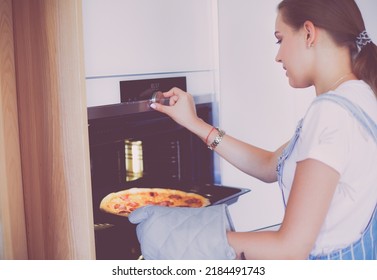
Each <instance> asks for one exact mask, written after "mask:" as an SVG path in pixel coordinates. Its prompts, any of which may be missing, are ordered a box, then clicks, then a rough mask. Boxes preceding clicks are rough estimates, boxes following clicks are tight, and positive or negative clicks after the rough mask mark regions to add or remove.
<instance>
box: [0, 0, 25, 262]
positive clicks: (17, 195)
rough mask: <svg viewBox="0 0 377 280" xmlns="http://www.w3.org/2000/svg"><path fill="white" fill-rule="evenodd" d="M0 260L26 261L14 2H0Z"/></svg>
mask: <svg viewBox="0 0 377 280" xmlns="http://www.w3.org/2000/svg"><path fill="white" fill-rule="evenodd" d="M0 19H1V20H0V23H1V24H0V38H1V40H0V49H1V52H0V259H3V258H8V259H25V258H27V248H26V247H27V246H26V229H25V216H24V207H23V205H24V199H23V190H22V174H21V155H20V141H19V137H18V135H19V127H18V111H17V92H16V72H15V62H14V44H13V24H12V21H13V17H12V1H11V0H7V1H0Z"/></svg>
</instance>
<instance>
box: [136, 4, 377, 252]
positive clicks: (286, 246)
mask: <svg viewBox="0 0 377 280" xmlns="http://www.w3.org/2000/svg"><path fill="white" fill-rule="evenodd" d="M275 36H276V38H277V40H278V44H280V48H279V51H278V53H277V56H276V61H277V62H279V63H281V64H282V66H283V69H284V70H285V71H286V75H287V77H288V79H289V84H290V85H291V86H292V87H294V88H305V87H309V86H314V87H315V90H316V94H317V98H316V99H315V100H314V102H313V104H312V105H311V106H310V108H309V109H308V111H307V113H306V115H305V116H304V118H303V119H302V120H301V121H300V123H299V125H298V127H297V130H296V134H295V136H294V137H293V138H292V140H291V141H290V142H289V143H285V144H284V145H282V146H281V147H280V148H279V149H278V150H276V151H274V152H271V151H266V150H263V149H260V148H257V147H255V146H252V145H249V144H247V143H243V142H241V141H239V140H237V139H234V138H232V137H231V136H228V135H225V132H223V131H222V130H221V129H217V128H216V129H214V128H213V127H212V126H211V125H209V124H207V123H205V122H203V121H202V120H201V119H199V118H198V117H197V115H196V113H195V107H194V103H193V99H192V97H191V96H190V95H189V94H188V93H186V92H183V91H181V90H180V89H177V88H174V89H172V90H170V91H169V92H166V93H164V94H165V97H169V98H170V106H162V105H160V104H153V105H152V107H153V108H155V109H156V110H158V111H160V112H163V113H165V114H167V115H169V116H170V117H171V118H173V119H174V120H175V121H176V122H178V123H179V124H181V125H183V126H185V127H186V128H187V129H189V130H190V131H192V132H193V133H195V134H196V135H198V136H199V137H201V138H202V139H203V141H204V142H206V144H207V145H208V146H209V148H211V149H213V150H215V151H216V152H217V153H218V154H219V155H220V156H222V157H223V158H225V159H226V160H227V161H229V162H230V163H232V164H233V165H235V166H236V167H238V168H239V169H240V170H242V171H244V172H246V173H247V174H250V175H251V176H254V177H257V178H259V179H261V180H263V181H265V182H274V181H277V180H278V181H279V185H280V187H281V189H282V192H283V198H284V201H285V204H286V210H285V215H284V220H283V222H282V225H281V227H280V229H279V230H278V231H276V232H269V231H266V232H234V231H232V230H231V229H232V227H231V222H230V221H229V218H228V217H227V213H226V209H225V210H224V207H223V208H222V209H219V210H218V211H217V212H216V211H214V212H216V213H211V214H208V211H209V210H207V209H201V210H192V209H182V210H179V209H178V210H177V209H163V208H162V207H161V208H160V207H147V208H146V209H145V208H141V209H139V210H137V211H135V212H134V213H133V214H132V215H131V217H130V220H131V222H134V223H140V224H139V225H138V237H139V240H140V242H141V247H142V251H144V252H145V253H144V252H143V254H145V255H147V257H148V258H241V257H244V258H247V259H307V258H310V259H366V258H367V259H375V258H377V214H376V215H375V211H377V210H375V209H376V205H377V183H376V182H377V169H376V166H377V138H376V139H374V137H377V131H375V132H374V133H375V135H374V136H373V129H374V130H377V125H376V124H375V123H377V99H376V93H377V46H376V45H375V44H374V43H373V42H372V40H371V39H370V38H369V36H368V33H367V32H366V30H365V26H364V22H363V19H362V16H361V13H360V11H359V9H358V7H357V4H356V3H355V1H354V0H284V1H282V2H281V3H280V4H279V6H278V16H277V19H276V30H275ZM324 96H325V97H333V96H335V97H338V96H340V99H341V98H342V97H344V98H346V101H349V102H350V104H351V105H349V106H348V107H344V102H343V101H339V99H336V100H338V101H336V102H334V101H333V100H327V99H324V98H322V97H324ZM341 100H342V99H341ZM342 104H343V105H342ZM353 105H356V106H357V108H361V110H362V112H364V113H365V114H367V115H368V116H369V117H366V118H367V119H368V121H363V120H361V118H364V117H360V114H359V113H356V112H355V109H354V108H353V107H352V106H353ZM351 107H352V108H351ZM357 111H359V109H358V110H357ZM363 116H364V115H363ZM207 208H211V207H207ZM196 211H202V212H196ZM206 211H207V212H206ZM207 214H208V215H207ZM209 216H210V217H220V218H218V219H217V222H215V223H217V224H216V225H218V224H221V225H222V226H219V227H216V226H213V225H212V224H211V225H210V226H208V224H207V223H206V222H205V221H203V219H204V218H202V217H206V218H205V219H208V217H209ZM192 217H195V218H192ZM186 218H187V219H188V220H191V222H190V223H189V224H185V223H183V222H182V223H178V225H177V221H181V220H185V219H186ZM214 220H216V219H214ZM172 224H174V225H172ZM199 225H202V228H201V229H200V230H199V231H200V233H202V234H201V235H200V236H201V240H197V239H196V238H195V233H192V231H195V228H198V227H199V228H200V226H199ZM162 228H164V229H162ZM209 228H210V229H209ZM165 229H166V230H165ZM206 231H208V232H206ZM187 232H189V234H187ZM225 232H226V234H225ZM203 236H207V238H203ZM161 240H162V241H161ZM174 240H177V241H174ZM203 240H204V241H203ZM179 242H181V243H184V244H185V245H182V244H178V245H177V244H176V243H179ZM169 243H172V246H171V248H170V249H169ZM155 244H160V245H155ZM203 246H205V248H206V249H205V250H204V251H205V252H203V250H201V248H202V247H203ZM152 247H155V248H152ZM187 247H190V248H187ZM192 248H194V249H192ZM219 248H220V249H221V250H220V251H221V252H220V253H219V252H217V251H219ZM169 250H170V251H174V250H176V252H170V251H169ZM187 250H189V251H190V253H189V254H186V253H185V252H186V251H187ZM215 250H217V251H216V252H215ZM212 252H214V253H213V254H212Z"/></svg>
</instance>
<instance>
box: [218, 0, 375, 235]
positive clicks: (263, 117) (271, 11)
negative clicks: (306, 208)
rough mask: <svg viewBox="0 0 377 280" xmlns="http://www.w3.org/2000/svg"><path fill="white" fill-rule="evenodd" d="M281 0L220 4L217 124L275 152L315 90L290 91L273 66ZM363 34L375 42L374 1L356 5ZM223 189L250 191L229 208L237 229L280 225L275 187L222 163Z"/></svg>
mask: <svg viewBox="0 0 377 280" xmlns="http://www.w3.org/2000/svg"><path fill="white" fill-rule="evenodd" d="M279 2H280V1H279V0H270V1H259V2H258V5H256V4H255V2H254V1H248V0H234V1H226V0H219V39H220V40H219V47H220V118H221V119H220V123H221V126H222V128H223V129H225V130H226V131H227V132H228V133H229V134H231V135H233V136H236V137H238V138H240V139H242V140H244V141H246V142H249V143H252V144H255V145H257V146H260V147H262V148H265V149H269V150H274V149H276V148H277V147H279V146H280V145H282V143H284V142H286V141H288V140H289V138H290V137H291V135H292V133H293V131H294V128H295V126H296V122H297V120H298V119H299V118H300V117H301V116H302V114H303V113H304V112H305V110H306V108H307V106H308V104H309V102H310V101H311V100H312V98H313V97H314V91H313V88H308V89H300V90H297V89H292V88H290V86H289V85H288V82H287V78H286V77H285V75H284V71H283V69H282V66H281V64H279V63H276V62H275V56H276V53H277V50H278V46H277V45H276V44H275V42H276V39H275V37H274V31H275V17H276V6H277V4H278V3H279ZM357 2H358V3H359V4H360V8H361V10H362V13H363V14H364V17H365V21H366V25H367V30H368V32H369V33H370V35H371V37H372V38H374V41H375V42H376V41H377V19H376V17H375V15H374V13H375V11H377V2H376V1H374V0H362V1H361V0H359V1H357ZM221 174H222V182H223V184H229V185H235V186H240V187H248V188H250V189H251V190H252V191H251V192H250V193H249V194H247V195H245V196H244V197H242V198H241V199H240V200H239V202H238V203H237V204H235V205H234V206H232V207H231V208H230V211H231V215H232V216H233V218H234V222H235V226H236V228H237V229H238V230H241V231H247V230H253V229H258V228H262V227H266V226H270V225H274V224H276V223H280V222H281V220H282V217H283V213H284V208H283V204H282V201H281V193H280V190H279V187H278V185H277V184H276V183H274V184H265V183H263V182H260V181H258V180H256V179H254V178H251V177H249V176H247V175H246V174H243V173H241V172H240V171H238V170H236V169H235V168H234V167H232V166H230V165H229V164H228V163H227V162H225V161H222V162H221Z"/></svg>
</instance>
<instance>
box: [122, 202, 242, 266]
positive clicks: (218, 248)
mask: <svg viewBox="0 0 377 280" xmlns="http://www.w3.org/2000/svg"><path fill="white" fill-rule="evenodd" d="M129 220H130V222H131V223H133V224H138V226H137V227H136V233H137V237H138V239H139V242H140V245H141V253H142V254H143V257H144V258H145V259H169V260H174V259H197V260H199V259H224V260H225V259H234V258H235V257H236V254H235V252H234V250H233V248H232V247H230V246H229V244H228V240H227V236H226V232H227V231H230V230H234V227H233V224H232V221H231V218H230V216H229V212H228V208H227V206H226V205H225V204H222V205H215V206H209V207H204V208H186V207H177V208H173V207H163V206H152V205H150V206H145V207H142V208H139V209H136V210H135V211H133V212H132V213H131V214H130V215H129Z"/></svg>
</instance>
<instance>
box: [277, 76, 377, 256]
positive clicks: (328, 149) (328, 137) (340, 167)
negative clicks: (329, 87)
mask: <svg viewBox="0 0 377 280" xmlns="http://www.w3.org/2000/svg"><path fill="white" fill-rule="evenodd" d="M327 94H339V95H342V96H344V97H346V98H348V99H349V100H350V101H352V102H353V103H355V104H357V105H359V106H360V107H361V108H362V109H363V110H364V111H365V112H366V113H367V114H368V115H369V116H370V117H371V118H372V119H373V120H374V121H375V122H376V123H377V101H376V97H375V95H374V93H373V91H372V90H371V88H370V87H369V86H368V85H367V84H366V83H365V82H363V81H348V82H345V83H343V84H342V85H340V86H339V87H338V88H337V89H336V90H335V91H332V92H329V93H327ZM308 158H311V159H316V160H318V161H321V162H323V163H325V164H327V165H329V166H331V167H332V168H334V169H335V170H336V171H338V172H339V174H340V180H339V184H338V186H337V188H336V191H335V193H334V197H333V200H332V203H331V206H330V210H329V212H328V214H327V217H326V219H325V221H324V224H323V226H322V228H321V231H320V233H319V236H318V238H317V240H316V242H315V245H314V248H313V251H312V252H311V253H312V254H314V255H317V254H322V253H329V252H331V251H333V250H335V249H340V248H344V247H346V246H348V245H350V244H351V243H352V242H354V241H356V240H357V239H358V238H359V237H360V236H361V234H362V232H363V230H364V229H365V227H366V226H367V224H368V222H369V219H370V217H371V214H372V212H373V210H374V208H375V206H376V203H377V145H376V143H375V142H374V140H373V139H372V137H371V136H370V135H369V134H368V133H367V131H366V130H365V129H364V128H363V127H362V126H361V125H360V123H359V122H358V121H357V120H356V119H355V117H353V116H352V115H351V114H350V113H349V111H347V110H346V109H343V107H341V106H340V105H338V104H336V103H334V102H331V101H320V102H316V103H315V104H312V106H310V108H309V109H308V111H307V113H306V115H305V117H304V121H303V124H302V130H301V134H300V137H299V139H298V141H297V143H296V146H295V148H294V150H293V152H292V155H291V156H290V158H288V160H287V161H286V162H285V166H284V173H283V183H284V186H285V187H284V188H283V193H284V196H285V199H286V200H287V197H288V196H289V192H290V189H291V187H292V182H293V177H294V173H295V169H296V162H299V161H302V160H305V159H308Z"/></svg>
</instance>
